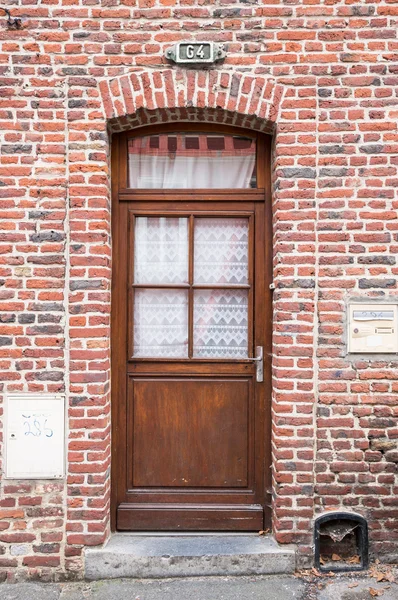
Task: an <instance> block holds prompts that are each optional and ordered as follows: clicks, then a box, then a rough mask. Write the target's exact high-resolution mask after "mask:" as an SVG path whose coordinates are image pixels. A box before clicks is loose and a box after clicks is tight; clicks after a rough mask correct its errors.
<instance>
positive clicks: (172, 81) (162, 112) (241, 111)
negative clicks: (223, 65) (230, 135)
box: [99, 69, 284, 133]
mask: <svg viewBox="0 0 398 600" xmlns="http://www.w3.org/2000/svg"><path fill="white" fill-rule="evenodd" d="M99 89H100V93H101V96H102V102H103V107H104V111H105V114H106V117H107V120H108V125H109V127H110V129H111V130H112V131H122V130H125V129H131V128H134V127H139V126H141V125H146V124H156V123H163V122H170V121H176V120H179V121H181V120H189V121H199V122H216V123H224V124H230V125H236V126H239V127H245V128H249V129H256V130H258V131H264V132H267V133H272V131H273V130H274V127H275V123H276V122H277V121H278V117H279V112H280V107H281V105H282V100H283V95H284V87H283V86H282V85H281V84H280V83H277V82H276V81H275V80H274V79H272V78H268V77H264V76H254V75H250V74H244V73H233V72H230V71H218V70H210V71H193V70H187V71H185V70H181V69H164V70H159V71H143V72H134V73H129V74H126V75H121V76H119V77H115V78H114V79H111V80H106V81H105V80H104V81H101V82H100V84H99Z"/></svg>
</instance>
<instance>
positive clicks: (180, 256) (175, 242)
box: [134, 217, 188, 284]
mask: <svg viewBox="0 0 398 600" xmlns="http://www.w3.org/2000/svg"><path fill="white" fill-rule="evenodd" d="M134 250H135V251H134V283H150V284H157V283H161V284H168V283H169V284H170V283H187V282H188V219H186V218H178V217H136V219H135V228H134Z"/></svg>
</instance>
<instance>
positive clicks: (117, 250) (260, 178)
mask: <svg viewBox="0 0 398 600" xmlns="http://www.w3.org/2000/svg"><path fill="white" fill-rule="evenodd" d="M208 127H209V129H210V130H211V133H212V134H213V133H215V134H217V133H218V134H229V135H231V134H233V135H244V134H245V133H246V134H247V135H250V136H251V137H253V135H254V136H256V138H257V140H261V143H259V144H258V146H257V147H258V150H257V163H256V165H257V189H247V190H245V189H242V190H239V189H235V190H223V189H220V190H219V189H212V190H200V189H197V190H194V194H192V192H189V193H186V192H185V190H181V189H179V190H177V193H175V192H174V196H175V198H176V202H178V201H179V200H184V199H187V200H188V198H189V199H190V200H195V199H196V198H194V197H193V196H194V195H195V193H196V194H197V196H201V199H202V200H203V199H205V200H209V201H226V200H227V199H228V198H229V199H230V194H231V193H233V194H234V195H235V196H239V197H240V198H242V200H243V199H246V200H248V201H250V200H253V198H254V196H256V198H257V199H258V197H259V194H260V193H261V195H262V198H263V201H264V215H265V223H264V233H265V241H264V252H265V256H264V265H265V272H264V277H265V288H264V290H265V298H264V311H265V319H264V321H265V331H264V394H265V415H264V417H265V418H264V423H265V431H264V441H265V447H264V485H265V503H264V515H265V517H266V520H267V521H268V522H271V518H270V514H271V501H272V494H271V488H272V473H271V466H272V459H271V456H272V453H271V432H272V421H271V418H272V415H271V395H272V329H273V317H272V314H273V312H272V290H271V288H270V286H271V284H272V281H273V227H272V215H273V211H272V191H271V146H272V137H271V136H270V135H269V134H262V133H259V132H256V131H250V130H247V129H244V128H239V127H232V126H227V125H222V124H220V125H215V124H214V123H211V124H209V125H208ZM206 128H207V124H206V123H205V122H203V123H192V122H188V123H187V122H184V121H180V122H175V123H166V124H158V125H148V126H144V127H139V128H135V129H132V130H129V131H127V132H121V133H117V134H114V135H113V137H112V146H111V191H112V213H111V214H112V219H111V225H112V228H111V234H112V286H111V530H112V531H116V514H117V506H118V502H119V498H118V482H119V481H120V478H121V477H124V469H123V465H122V461H120V460H117V459H118V455H117V454H118V444H117V440H118V436H119V435H120V433H121V432H120V431H119V430H118V424H119V422H120V410H121V406H120V402H119V393H118V386H117V385H116V383H115V382H116V381H117V375H118V373H119V368H120V361H121V360H122V357H121V354H122V352H121V351H119V352H117V351H116V349H117V348H120V346H121V341H120V334H119V332H118V330H117V326H116V315H117V314H118V311H119V310H122V311H123V310H127V307H126V306H123V305H122V304H121V303H120V299H118V298H117V297H115V296H116V295H115V282H116V281H117V278H118V277H120V272H121V269H122V267H121V265H120V261H118V260H115V257H116V256H118V255H121V253H122V252H126V251H127V245H128V240H126V239H121V236H119V235H118V233H119V219H118V216H119V203H120V200H130V201H134V199H137V200H138V196H139V197H140V199H141V200H142V199H143V198H145V197H147V198H148V200H149V199H151V200H158V201H162V200H163V199H165V193H167V192H168V190H158V191H156V190H152V189H151V190H136V191H134V190H132V189H129V188H127V159H128V155H127V140H128V138H129V137H136V136H142V135H155V134H161V133H168V132H169V133H171V132H173V133H174V132H184V131H190V132H191V131H192V132H196V133H199V132H200V133H205V132H206ZM123 183H124V184H125V185H122V184H123ZM170 191H171V190H170ZM203 196H205V198H203ZM135 197H136V198H135ZM265 307H267V308H268V310H266V308H265ZM125 351H127V348H126V349H125ZM125 360H126V356H125V354H124V363H125Z"/></svg>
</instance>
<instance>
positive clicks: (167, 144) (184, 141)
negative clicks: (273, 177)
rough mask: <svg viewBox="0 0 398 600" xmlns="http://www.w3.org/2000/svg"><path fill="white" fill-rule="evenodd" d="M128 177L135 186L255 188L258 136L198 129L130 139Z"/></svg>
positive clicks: (131, 186) (132, 185) (152, 187)
mask: <svg viewBox="0 0 398 600" xmlns="http://www.w3.org/2000/svg"><path fill="white" fill-rule="evenodd" d="M128 179H129V181H128V186H129V187H130V188H135V189H142V188H146V189H154V188H157V189H169V190H172V189H181V188H188V189H193V188H196V189H197V188H205V189H216V188H217V189H219V188H227V189H228V188H229V189H232V188H255V187H257V180H256V139H255V138H250V137H246V136H237V135H222V134H211V133H195V132H186V133H163V134H159V135H150V136H142V137H135V138H131V139H129V141H128Z"/></svg>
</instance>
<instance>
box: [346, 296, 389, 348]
mask: <svg viewBox="0 0 398 600" xmlns="http://www.w3.org/2000/svg"><path fill="white" fill-rule="evenodd" d="M397 312H398V307H397V305H394V304H376V303H375V304H350V306H349V319H348V351H349V352H356V353H363V354H376V353H380V354H385V353H394V352H398V336H397Z"/></svg>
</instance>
